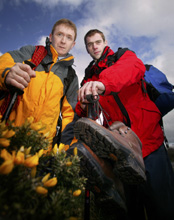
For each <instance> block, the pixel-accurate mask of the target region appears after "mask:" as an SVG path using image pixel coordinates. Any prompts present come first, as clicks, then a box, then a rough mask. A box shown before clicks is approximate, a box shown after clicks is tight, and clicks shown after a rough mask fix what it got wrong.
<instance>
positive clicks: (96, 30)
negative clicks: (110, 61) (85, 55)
mask: <svg viewBox="0 0 174 220" xmlns="http://www.w3.org/2000/svg"><path fill="white" fill-rule="evenodd" d="M97 33H98V34H100V35H101V37H102V39H103V41H105V36H104V34H103V32H101V31H99V30H98V29H92V30H89V31H88V32H87V33H86V35H85V37H84V41H85V45H86V39H87V37H91V36H93V35H94V34H97Z"/></svg>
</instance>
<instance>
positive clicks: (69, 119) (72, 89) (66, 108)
mask: <svg viewBox="0 0 174 220" xmlns="http://www.w3.org/2000/svg"><path fill="white" fill-rule="evenodd" d="M78 89H79V83H78V78H77V76H76V75H75V77H74V79H73V81H72V83H71V84H70V86H69V88H68V91H67V94H66V96H65V97H64V100H63V102H62V109H61V115H62V132H61V140H60V142H61V143H63V144H65V145H71V144H72V143H73V142H75V141H76V140H75V137H74V131H73V128H74V124H75V122H76V121H77V119H78V116H77V114H76V113H75V106H76V103H77V92H78Z"/></svg>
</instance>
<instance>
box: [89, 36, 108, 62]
mask: <svg viewBox="0 0 174 220" xmlns="http://www.w3.org/2000/svg"><path fill="white" fill-rule="evenodd" d="M106 46H107V41H104V40H103V38H102V36H101V34H99V33H95V34H94V35H92V36H88V37H87V38H86V49H87V51H88V53H89V54H90V55H91V57H92V58H93V59H94V60H95V61H96V60H98V59H99V58H100V57H101V55H102V53H103V50H104V48H105V47H106Z"/></svg>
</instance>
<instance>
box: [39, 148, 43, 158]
mask: <svg viewBox="0 0 174 220" xmlns="http://www.w3.org/2000/svg"><path fill="white" fill-rule="evenodd" d="M43 153H44V150H43V149H40V150H39V152H38V157H39V158H40V157H41V156H42V155H43Z"/></svg>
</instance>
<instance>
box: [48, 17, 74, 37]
mask: <svg viewBox="0 0 174 220" xmlns="http://www.w3.org/2000/svg"><path fill="white" fill-rule="evenodd" d="M61 24H64V25H66V26H67V27H70V28H72V29H73V30H74V33H75V37H74V40H76V38H77V28H76V25H75V24H74V23H73V22H72V21H70V20H68V19H66V18H62V19H60V20H58V21H56V23H55V24H54V25H53V28H52V31H51V33H52V34H53V33H54V30H55V28H56V27H57V26H58V25H61Z"/></svg>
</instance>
